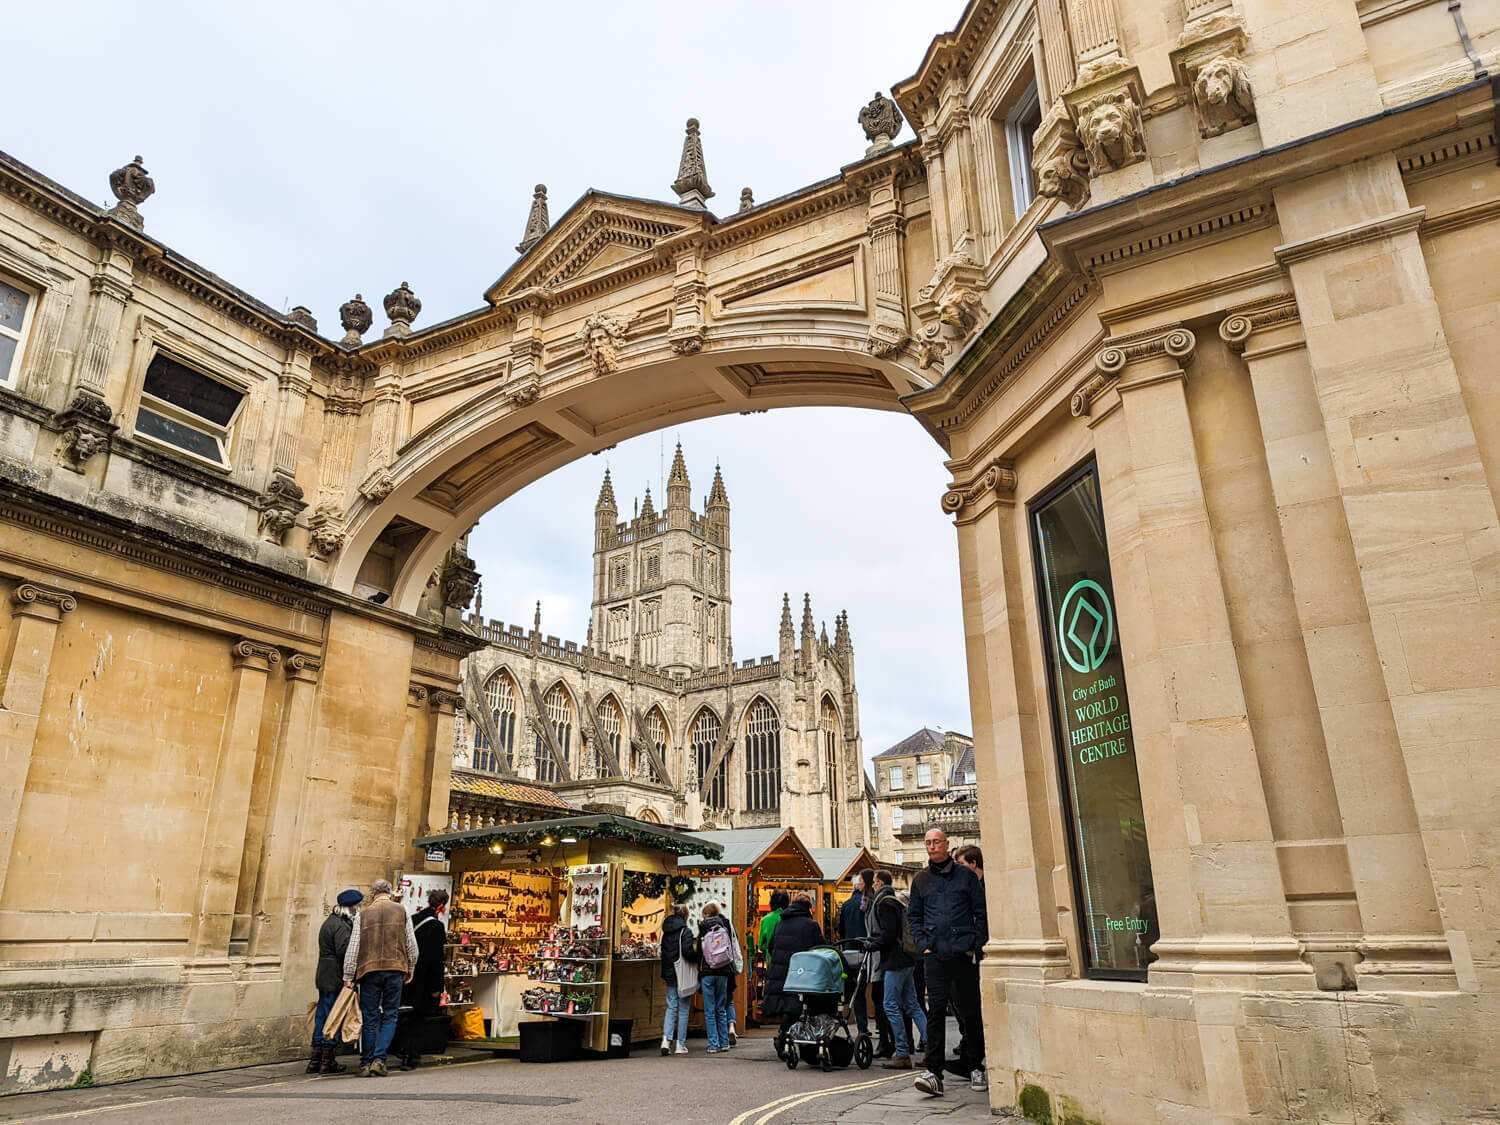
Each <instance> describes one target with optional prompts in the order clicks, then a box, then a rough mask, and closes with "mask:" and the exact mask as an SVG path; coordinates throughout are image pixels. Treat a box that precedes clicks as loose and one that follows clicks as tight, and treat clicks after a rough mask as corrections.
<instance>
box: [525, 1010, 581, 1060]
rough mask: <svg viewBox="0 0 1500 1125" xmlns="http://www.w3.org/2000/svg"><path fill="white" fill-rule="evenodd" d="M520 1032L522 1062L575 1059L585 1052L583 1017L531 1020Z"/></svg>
mask: <svg viewBox="0 0 1500 1125" xmlns="http://www.w3.org/2000/svg"><path fill="white" fill-rule="evenodd" d="M520 1032H521V1061H522V1062H537V1063H546V1062H571V1061H572V1060H574V1059H576V1058H578V1057H579V1056H580V1055H581V1054H582V1052H583V1021H582V1020H572V1019H548V1020H527V1021H526V1022H525V1023H523V1024H521V1025H520Z"/></svg>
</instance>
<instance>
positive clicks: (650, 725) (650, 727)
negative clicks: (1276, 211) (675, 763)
mask: <svg viewBox="0 0 1500 1125" xmlns="http://www.w3.org/2000/svg"><path fill="white" fill-rule="evenodd" d="M646 737H647V738H649V739H650V740H651V744H652V745H653V746H655V747H656V752H657V754H658V755H660V757H661V760H662V761H664V762H665V761H666V760H667V747H668V743H669V741H670V735H669V734H668V730H667V720H666V717H665V716H664V715H662V713H661V708H659V707H653V708H651V710H649V711H647V712H646ZM631 772H632V773H633V774H634V775H635V776H637V777H640V778H642V779H644V780H646V781H650V782H653V783H655V784H658V785H659V784H661V777H660V776H658V774H657V772H656V765H655V763H653V762H652V761H651V757H650V755H645V756H644V758H643V760H642V761H640V762H638V763H637V764H636V768H635V769H634V770H632V771H631Z"/></svg>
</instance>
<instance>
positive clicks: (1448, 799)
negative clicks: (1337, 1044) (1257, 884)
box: [1275, 159, 1500, 987]
mask: <svg viewBox="0 0 1500 1125" xmlns="http://www.w3.org/2000/svg"><path fill="white" fill-rule="evenodd" d="M1275 195H1276V210H1277V217H1278V220H1279V221H1280V223H1281V230H1282V233H1283V236H1284V237H1285V238H1286V239H1287V241H1286V243H1285V244H1284V245H1282V246H1280V247H1278V248H1277V251H1276V256H1277V259H1278V260H1279V261H1280V262H1281V264H1282V266H1283V268H1284V269H1285V270H1286V271H1287V273H1288V274H1289V276H1290V278H1291V282H1292V290H1293V293H1294V294H1295V296H1296V300H1297V307H1298V309H1299V310H1300V314H1301V320H1302V328H1303V333H1304V335H1305V337H1306V341H1307V354H1308V357H1309V359H1310V361H1311V368H1312V390H1313V393H1314V394H1315V395H1316V397H1317V406H1318V411H1319V413H1320V415H1321V417H1322V422H1323V430H1324V434H1325V436H1326V438H1327V442H1328V446H1329V452H1330V462H1331V466H1332V469H1331V473H1332V479H1331V480H1328V481H1326V482H1325V488H1328V489H1332V488H1334V487H1336V488H1337V492H1338V497H1339V501H1340V505H1341V507H1342V509H1343V516H1344V519H1345V521H1346V524H1347V527H1348V533H1349V543H1350V545H1351V547H1352V551H1353V555H1354V560H1355V562H1356V564H1357V566H1358V576H1359V583H1360V588H1361V590H1362V592H1363V596H1364V602H1365V606H1366V607H1367V609H1368V612H1369V618H1370V626H1371V632H1372V634H1373V637H1374V646H1375V652H1376V654H1377V655H1378V657H1379V665H1378V667H1379V669H1380V672H1381V674H1382V676H1383V678H1384V680H1385V688H1386V695H1387V697H1388V699H1389V701H1390V706H1391V712H1392V716H1393V717H1394V720H1395V725H1396V733H1397V737H1398V738H1399V739H1400V754H1401V759H1402V761H1403V762H1404V765H1405V773H1406V776H1407V779H1408V781H1409V783H1410V785H1411V791H1412V797H1413V802H1414V805H1415V812H1416V821H1417V824H1418V825H1419V826H1420V830H1421V833H1422V837H1423V840H1424V843H1425V845H1426V848H1427V861H1428V865H1429V867H1430V869H1431V875H1432V882H1433V884H1434V885H1435V887H1436V895H1437V902H1438V908H1439V910H1440V912H1441V915H1442V925H1443V929H1444V930H1445V931H1446V932H1447V933H1448V935H1449V945H1450V948H1452V947H1453V945H1454V941H1455V939H1457V940H1459V941H1460V942H1461V943H1462V945H1463V949H1462V950H1460V949H1456V948H1455V949H1454V958H1455V963H1456V964H1457V962H1458V961H1459V960H1460V959H1462V960H1463V962H1464V965H1463V966H1459V968H1458V971H1459V975H1460V978H1463V977H1464V976H1466V975H1471V974H1472V973H1474V972H1475V971H1478V972H1480V973H1485V972H1492V970H1490V969H1488V968H1487V966H1486V965H1485V964H1483V963H1481V959H1480V957H1479V954H1478V950H1479V948H1480V946H1481V945H1482V943H1483V942H1485V941H1488V940H1489V933H1490V932H1491V928H1492V926H1493V912H1492V911H1487V910H1486V908H1485V907H1484V906H1483V905H1481V904H1482V903H1483V902H1484V901H1485V900H1486V899H1487V897H1488V896H1489V894H1490V890H1489V889H1488V888H1489V887H1490V885H1491V883H1492V880H1487V878H1486V874H1485V870H1484V869H1483V868H1481V867H1480V866H1478V865H1476V864H1474V863H1473V861H1472V860H1471V859H1469V858H1466V857H1467V854H1468V853H1467V851H1466V848H1465V846H1463V845H1461V844H1459V841H1460V840H1462V839H1464V838H1465V835H1466V834H1467V833H1469V832H1472V831H1473V826H1474V825H1476V824H1483V823H1487V822H1489V821H1492V820H1493V815H1494V808H1493V806H1494V794H1493V790H1492V789H1489V788H1486V787H1485V786H1483V785H1477V784H1475V783H1474V767H1473V762H1474V761H1476V760H1479V758H1480V757H1482V756H1484V755H1488V754H1489V753H1490V748H1491V747H1492V745H1493V740H1492V736H1491V735H1490V734H1489V733H1488V732H1490V731H1491V730H1492V728H1493V726H1494V718H1495V716H1496V714H1500V686H1497V685H1496V683H1495V680H1494V676H1493V665H1494V652H1495V643H1494V638H1495V636H1496V634H1497V632H1500V517H1497V513H1496V508H1495V499H1494V496H1493V494H1492V493H1491V491H1490V488H1489V485H1488V480H1487V477H1486V475H1485V469H1484V464H1483V462H1482V460H1481V457H1480V453H1479V449H1478V445H1477V442H1476V439H1475V436H1474V426H1473V422H1472V420H1471V417H1470V414H1469V410H1468V407H1467V405H1466V403H1465V400H1464V396H1463V393H1462V388H1461V387H1460V384H1459V380H1458V374H1457V371H1456V370H1455V367H1454V363H1453V357H1452V355H1451V353H1450V350H1449V343H1448V337H1447V332H1446V330H1445V327H1444V323H1443V320H1442V317H1441V316H1440V315H1439V310H1438V305H1437V301H1436V297H1435V295H1434V293H1433V289H1432V281H1431V278H1430V277H1429V275H1428V270H1427V261H1426V257H1425V254H1424V248H1423V245H1422V241H1421V239H1420V237H1419V227H1420V225H1421V222H1422V219H1423V216H1424V213H1423V211H1422V209H1420V208H1413V207H1411V206H1410V205H1409V201H1408V199H1407V196H1406V188H1405V184H1404V183H1403V181H1402V178H1401V175H1400V172H1399V170H1398V168H1397V166H1396V162H1395V160H1394V159H1381V160H1372V161H1364V162H1361V163H1358V164H1354V165H1350V166H1348V167H1345V168H1341V169H1339V170H1337V171H1334V172H1329V173H1326V174H1324V175H1322V176H1317V177H1311V178H1309V179H1306V180H1301V181H1298V182H1297V183H1296V184H1293V185H1290V186H1288V187H1286V188H1281V189H1277V191H1276V193H1275ZM1410 877H1411V878H1415V875H1413V876H1410ZM1469 950H1473V951H1474V952H1473V960H1472V961H1471V960H1469V953H1468V951H1469ZM1372 952H1373V951H1372ZM1370 959H1371V960H1375V961H1377V962H1378V961H1379V960H1380V956H1379V955H1378V954H1377V955H1375V956H1372V957H1371V958H1370ZM1387 959H1388V960H1392V961H1399V960H1400V957H1399V955H1393V956H1390V957H1388V958H1387ZM1476 987H1477V985H1476Z"/></svg>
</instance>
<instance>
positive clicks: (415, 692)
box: [406, 680, 432, 707]
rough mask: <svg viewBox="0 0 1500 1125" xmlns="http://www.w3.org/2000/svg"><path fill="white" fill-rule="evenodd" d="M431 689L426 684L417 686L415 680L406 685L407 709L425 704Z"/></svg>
mask: <svg viewBox="0 0 1500 1125" xmlns="http://www.w3.org/2000/svg"><path fill="white" fill-rule="evenodd" d="M431 691H432V689H431V688H429V687H428V686H427V685H426V684H419V683H417V682H416V681H415V680H413V681H412V682H411V683H409V684H407V685H406V705H407V706H408V707H421V706H423V705H424V704H426V702H427V697H428V695H430V694H431Z"/></svg>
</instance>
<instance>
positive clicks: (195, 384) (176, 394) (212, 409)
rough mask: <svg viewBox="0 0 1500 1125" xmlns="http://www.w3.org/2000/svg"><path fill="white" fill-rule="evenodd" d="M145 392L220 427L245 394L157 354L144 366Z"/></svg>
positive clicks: (227, 423) (227, 420)
mask: <svg viewBox="0 0 1500 1125" xmlns="http://www.w3.org/2000/svg"><path fill="white" fill-rule="evenodd" d="M146 393H147V394H148V395H154V396H155V397H157V398H159V399H163V400H165V401H166V402H170V403H171V404H172V405H173V406H176V407H179V408H180V409H182V410H186V411H189V412H191V413H193V414H196V415H198V417H200V418H207V419H208V420H209V421H210V422H216V423H218V424H219V425H220V426H227V425H229V420H230V419H231V418H233V417H234V411H235V408H236V407H237V406H239V404H240V399H242V398H244V397H245V396H244V395H242V394H241V393H240V392H239V391H236V390H234V389H232V388H230V387H226V386H225V385H224V384H223V383H221V382H219V381H218V380H217V379H210V378H208V376H206V375H200V374H198V372H196V371H194V370H192V369H191V368H188V367H184V366H183V365H182V364H180V363H178V362H177V361H176V360H175V359H172V358H171V357H170V356H165V355H158V356H157V357H156V358H154V359H153V360H152V361H151V366H150V367H148V368H147V369H146Z"/></svg>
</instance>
